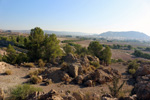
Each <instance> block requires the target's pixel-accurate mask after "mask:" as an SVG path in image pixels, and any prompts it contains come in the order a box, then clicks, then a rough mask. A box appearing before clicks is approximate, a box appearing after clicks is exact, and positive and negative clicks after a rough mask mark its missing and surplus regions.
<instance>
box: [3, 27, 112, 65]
mask: <svg viewBox="0 0 150 100" xmlns="http://www.w3.org/2000/svg"><path fill="white" fill-rule="evenodd" d="M9 39H11V40H13V42H14V43H18V44H19V45H22V46H23V47H24V48H25V49H26V50H27V53H23V52H21V53H20V52H16V50H15V49H14V48H13V46H11V45H9V46H8V48H7V54H5V55H4V56H3V57H2V60H3V61H5V62H8V63H11V64H21V63H22V62H37V61H38V60H39V59H42V60H43V61H46V62H55V59H56V58H57V57H61V56H63V55H65V54H68V53H76V54H78V55H81V56H82V55H93V56H96V57H98V58H99V59H100V61H101V63H102V64H104V65H109V64H110V63H111V55H112V54H111V50H110V48H109V47H108V46H106V47H104V48H103V46H102V45H101V44H100V43H99V42H98V41H92V42H91V43H90V44H89V46H88V47H87V48H86V47H82V46H81V45H79V44H75V43H70V42H69V43H67V44H66V45H65V46H64V47H63V50H64V51H65V52H63V50H62V49H61V47H60V45H59V43H60V41H59V40H58V39H57V36H56V35H55V34H50V35H48V34H45V33H44V31H43V30H42V29H41V28H39V27H35V28H34V29H31V32H30V35H29V36H28V37H22V36H19V37H16V38H13V37H12V38H9Z"/></svg>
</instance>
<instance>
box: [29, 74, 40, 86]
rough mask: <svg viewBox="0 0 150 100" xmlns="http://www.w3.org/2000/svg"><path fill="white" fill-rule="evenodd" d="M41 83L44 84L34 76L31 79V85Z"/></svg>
mask: <svg viewBox="0 0 150 100" xmlns="http://www.w3.org/2000/svg"><path fill="white" fill-rule="evenodd" d="M41 82H42V80H41V79H40V78H39V77H38V76H35V75H33V76H32V77H31V78H30V83H32V84H37V83H41Z"/></svg>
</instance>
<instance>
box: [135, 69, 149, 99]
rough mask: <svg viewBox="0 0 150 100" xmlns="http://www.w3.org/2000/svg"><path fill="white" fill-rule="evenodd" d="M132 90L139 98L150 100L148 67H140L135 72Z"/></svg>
mask: <svg viewBox="0 0 150 100" xmlns="http://www.w3.org/2000/svg"><path fill="white" fill-rule="evenodd" d="M135 78H136V81H137V83H136V84H135V87H134V91H135V93H136V95H137V98H138V99H140V100H150V68H148V67H141V68H139V69H138V70H137V71H136V73H135Z"/></svg>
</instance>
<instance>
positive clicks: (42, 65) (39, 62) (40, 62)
mask: <svg viewBox="0 0 150 100" xmlns="http://www.w3.org/2000/svg"><path fill="white" fill-rule="evenodd" d="M38 65H39V67H41V68H42V67H44V66H45V62H44V61H43V60H42V59H39V60H38Z"/></svg>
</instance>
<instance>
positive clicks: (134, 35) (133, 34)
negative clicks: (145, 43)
mask: <svg viewBox="0 0 150 100" xmlns="http://www.w3.org/2000/svg"><path fill="white" fill-rule="evenodd" d="M99 36H101V37H105V38H112V39H118V38H120V39H137V40H150V36H148V35H146V34H145V33H143V32H137V31H122V32H113V31H108V32H103V33H101V34H99Z"/></svg>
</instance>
